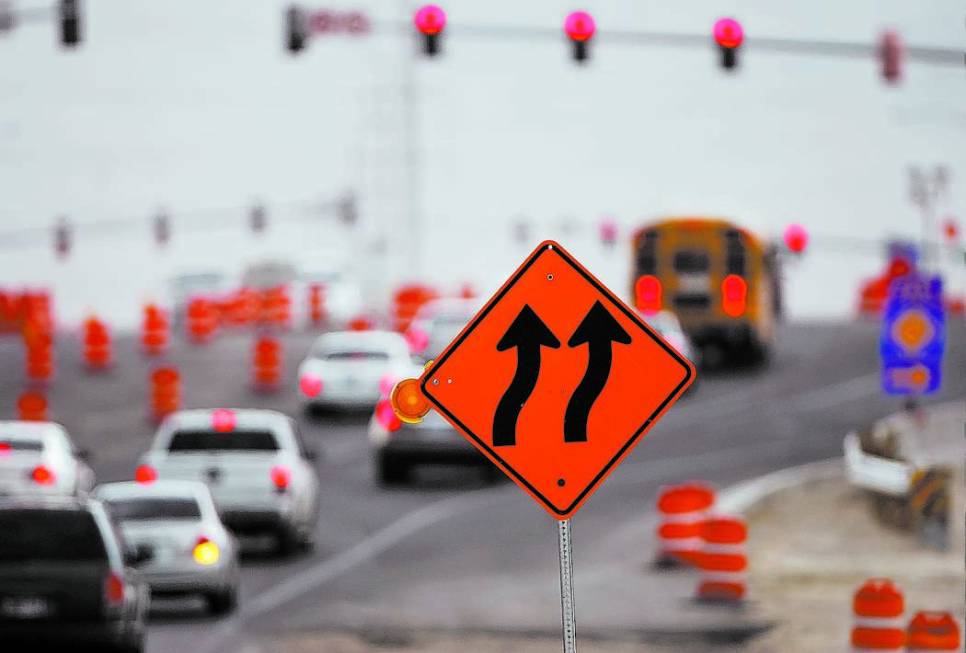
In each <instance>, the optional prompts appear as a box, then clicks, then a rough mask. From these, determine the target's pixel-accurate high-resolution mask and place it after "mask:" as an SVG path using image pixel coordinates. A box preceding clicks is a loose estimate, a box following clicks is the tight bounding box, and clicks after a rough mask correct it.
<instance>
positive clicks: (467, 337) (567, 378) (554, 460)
mask: <svg viewBox="0 0 966 653" xmlns="http://www.w3.org/2000/svg"><path fill="white" fill-rule="evenodd" d="M694 376H695V372H694V366H693V365H692V364H691V363H690V362H689V361H688V360H687V359H686V358H685V357H684V356H682V355H681V354H679V353H678V352H677V351H675V349H674V348H673V347H671V346H670V345H669V344H668V343H667V342H665V341H664V339H663V338H661V336H660V335H658V334H657V332H655V331H654V329H652V328H651V327H649V326H648V325H647V324H645V323H644V322H643V321H642V320H641V319H640V318H639V317H638V315H637V313H636V312H635V311H634V310H633V309H631V308H629V307H628V306H627V305H626V304H624V302H622V301H621V300H620V299H618V298H617V297H616V296H615V295H614V294H613V293H612V292H611V291H610V290H608V289H607V288H605V287H604V285H603V284H602V283H601V282H600V281H598V280H597V279H596V278H595V277H594V276H593V275H591V274H590V272H588V271H587V270H586V269H584V267H583V266H582V265H580V263H578V262H577V261H576V260H575V259H574V258H573V257H572V256H571V255H570V254H568V253H567V252H566V251H565V250H564V249H563V248H562V247H560V245H558V244H557V243H555V242H552V241H547V242H544V243H543V244H541V245H540V246H539V247H537V249H536V250H534V252H533V253H532V254H531V255H530V256H529V257H528V258H527V260H526V261H524V263H523V265H521V266H520V268H519V269H518V270H517V271H516V272H514V273H513V276H511V277H510V279H509V280H508V281H507V282H506V283H505V284H503V287H502V288H500V290H499V291H498V292H497V293H496V294H495V295H494V296H493V297H492V298H491V299H490V301H489V302H487V304H486V306H484V307H483V309H482V310H480V312H479V313H477V314H476V316H475V317H474V318H473V319H472V320H470V322H469V324H468V325H467V326H466V327H465V328H464V329H463V331H462V332H461V333H460V334H459V335H458V336H457V337H456V339H455V340H454V341H453V342H452V343H450V345H449V347H447V348H446V350H445V351H444V352H443V353H442V354H440V356H439V358H437V359H436V361H434V362H433V363H432V364H431V365H430V366H429V368H428V369H427V370H426V371H425V373H424V374H423V376H422V377H421V382H420V385H421V388H422V391H423V393H424V394H425V395H426V397H427V398H428V399H429V401H430V402H431V403H432V404H433V406H435V407H436V409H437V410H439V412H440V413H441V414H442V415H443V416H444V417H445V418H446V419H447V420H448V421H449V422H450V423H451V424H452V425H453V426H454V427H456V428H457V429H458V430H459V431H461V432H462V433H463V435H464V436H465V437H466V438H467V439H469V440H470V441H471V442H472V443H473V444H474V445H476V447H477V448H478V449H479V450H480V451H482V452H483V453H484V454H485V455H486V456H487V457H488V458H489V459H490V460H492V461H493V462H494V463H495V464H496V465H497V466H499V467H500V468H501V469H502V470H503V471H504V472H506V474H507V475H508V476H509V477H510V478H512V479H513V480H514V481H515V482H516V483H517V485H519V486H520V487H522V488H523V489H524V490H526V491H527V492H529V493H530V495H531V496H532V497H533V498H534V499H535V500H536V501H537V502H538V503H540V505H542V506H543V507H544V508H545V509H546V510H547V511H548V512H550V514H552V515H553V516H554V517H556V518H557V519H567V518H569V517H570V516H571V515H573V514H574V513H575V512H577V510H578V509H579V508H580V506H581V504H582V503H583V502H584V501H585V500H586V499H587V497H588V496H590V494H591V493H592V492H593V491H594V490H595V489H597V487H598V486H599V485H600V483H601V482H602V481H603V480H604V478H606V477H607V475H608V474H609V473H610V472H612V471H613V470H614V468H615V467H617V465H618V464H619V463H620V462H621V460H623V459H624V457H625V456H626V455H627V454H628V453H629V452H630V450H631V449H632V448H633V447H634V445H636V444H637V443H638V442H640V441H641V439H642V438H643V437H644V434H645V433H647V431H648V429H650V428H651V427H652V426H654V424H655V423H656V422H657V420H658V419H660V418H661V416H662V415H663V414H664V412H665V411H666V410H667V409H668V408H670V407H671V405H672V404H673V403H674V402H675V401H677V399H678V397H680V396H681V394H682V393H683V392H684V391H685V389H687V387H688V386H689V385H690V384H691V382H692V381H693V380H694Z"/></svg>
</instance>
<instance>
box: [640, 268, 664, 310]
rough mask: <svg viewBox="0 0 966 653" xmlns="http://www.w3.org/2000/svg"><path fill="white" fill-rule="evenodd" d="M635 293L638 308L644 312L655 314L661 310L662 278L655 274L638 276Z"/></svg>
mask: <svg viewBox="0 0 966 653" xmlns="http://www.w3.org/2000/svg"><path fill="white" fill-rule="evenodd" d="M634 295H635V299H636V301H637V308H639V309H640V310H641V311H643V312H644V313H646V314H653V313H657V312H658V311H660V310H661V280H660V279H658V278H657V277H655V276H654V275H652V274H645V275H644V276H642V277H638V279H637V283H636V284H634Z"/></svg>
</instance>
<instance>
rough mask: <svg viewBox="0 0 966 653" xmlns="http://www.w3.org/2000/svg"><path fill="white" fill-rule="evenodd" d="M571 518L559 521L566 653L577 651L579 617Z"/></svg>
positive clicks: (561, 590) (575, 652)
mask: <svg viewBox="0 0 966 653" xmlns="http://www.w3.org/2000/svg"><path fill="white" fill-rule="evenodd" d="M570 532H571V529H570V520H569V519H564V520H561V521H558V522H557V541H558V542H559V544H560V611H561V616H562V620H563V645H564V653H577V618H576V617H575V615H574V559H573V556H572V549H571V538H570Z"/></svg>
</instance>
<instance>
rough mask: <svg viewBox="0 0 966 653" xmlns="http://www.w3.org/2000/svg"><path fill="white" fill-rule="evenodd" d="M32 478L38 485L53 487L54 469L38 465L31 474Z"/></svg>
mask: <svg viewBox="0 0 966 653" xmlns="http://www.w3.org/2000/svg"><path fill="white" fill-rule="evenodd" d="M30 478H32V479H33V481H34V483H36V484H37V485H53V484H54V478H55V477H54V472H53V470H52V469H50V468H49V467H47V466H46V465H37V466H36V467H34V469H33V471H32V472H31V473H30Z"/></svg>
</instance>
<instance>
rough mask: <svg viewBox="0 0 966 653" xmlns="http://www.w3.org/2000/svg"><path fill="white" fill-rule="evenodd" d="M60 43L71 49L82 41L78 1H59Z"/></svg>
mask: <svg viewBox="0 0 966 653" xmlns="http://www.w3.org/2000/svg"><path fill="white" fill-rule="evenodd" d="M59 13H60V42H61V44H62V45H63V46H64V47H67V48H73V47H75V46H77V45H78V44H79V43H80V42H81V40H83V34H81V27H82V25H81V5H80V0H60V5H59Z"/></svg>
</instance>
